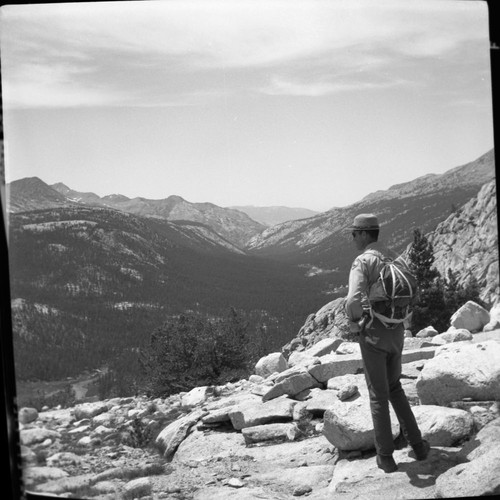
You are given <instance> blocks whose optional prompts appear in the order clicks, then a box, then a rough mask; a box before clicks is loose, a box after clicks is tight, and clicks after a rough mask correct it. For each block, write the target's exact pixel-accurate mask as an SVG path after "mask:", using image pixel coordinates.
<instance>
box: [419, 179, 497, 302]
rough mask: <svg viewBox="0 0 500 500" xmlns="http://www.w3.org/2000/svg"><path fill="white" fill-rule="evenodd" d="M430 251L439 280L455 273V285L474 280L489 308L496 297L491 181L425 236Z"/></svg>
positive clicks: (493, 199) (495, 236)
mask: <svg viewBox="0 0 500 500" xmlns="http://www.w3.org/2000/svg"><path fill="white" fill-rule="evenodd" d="M427 237H428V239H429V241H430V242H431V243H432V245H433V247H434V257H435V261H434V265H435V267H436V269H437V270H438V271H439V272H440V273H441V275H442V276H446V273H447V270H448V269H451V270H452V271H455V272H457V274H458V278H459V284H464V283H465V282H466V281H467V280H468V279H469V278H470V277H471V276H475V277H476V279H477V280H478V283H479V285H480V287H481V290H482V291H481V299H482V300H484V301H485V302H487V303H488V304H490V305H492V304H493V303H494V302H495V301H496V300H498V296H499V293H500V287H499V274H498V273H499V269H498V220H497V201H496V185H495V181H494V180H493V181H490V182H488V183H486V184H485V185H484V186H483V187H482V188H481V190H480V191H479V193H478V194H477V196H475V197H474V198H472V199H471V200H470V201H469V202H468V203H466V204H465V205H463V206H462V207H461V208H459V209H458V210H457V211H456V212H455V213H453V214H451V215H450V216H449V217H448V218H447V219H446V220H445V221H443V222H441V223H440V224H439V225H438V226H437V228H436V230H435V231H433V232H432V233H429V234H428V235H427Z"/></svg>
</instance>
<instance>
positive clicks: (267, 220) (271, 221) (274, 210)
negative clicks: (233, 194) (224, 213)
mask: <svg viewBox="0 0 500 500" xmlns="http://www.w3.org/2000/svg"><path fill="white" fill-rule="evenodd" d="M229 208H233V209H235V210H239V211H240V212H244V213H246V214H247V215H248V216H249V217H251V218H252V219H253V220H256V221H257V222H260V223H261V224H264V225H265V226H275V225H276V224H281V223H282V222H287V221H291V220H297V219H306V218H308V217H313V216H314V215H317V214H318V213H319V212H316V211H314V210H309V209H307V208H299V207H284V206H272V207H254V206H248V205H246V206H232V207H229Z"/></svg>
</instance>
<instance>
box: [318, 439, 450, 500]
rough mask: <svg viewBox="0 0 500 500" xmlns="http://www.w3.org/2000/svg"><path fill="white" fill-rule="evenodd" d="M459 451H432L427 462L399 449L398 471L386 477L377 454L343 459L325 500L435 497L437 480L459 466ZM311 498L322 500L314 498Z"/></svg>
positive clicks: (336, 469)
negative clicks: (377, 461) (376, 456)
mask: <svg viewBox="0 0 500 500" xmlns="http://www.w3.org/2000/svg"><path fill="white" fill-rule="evenodd" d="M458 451H459V449H458V448H432V449H431V451H430V453H429V456H428V458H427V459H426V460H424V461H421V462H419V461H417V460H415V459H414V458H413V457H412V456H411V455H410V448H404V449H402V450H397V451H396V452H395V453H394V459H395V461H396V463H397V464H398V466H399V470H398V471H397V472H394V473H391V474H386V473H385V472H383V471H382V470H381V469H379V468H378V467H377V464H376V461H375V455H373V456H370V457H369V458H363V459H358V460H347V459H344V460H339V461H338V462H337V464H336V465H335V470H334V473H333V477H332V481H331V483H330V485H329V487H328V495H325V496H324V497H323V498H342V499H349V500H351V499H352V500H354V499H363V500H365V499H366V500H368V499H369V500H376V499H380V500H386V499H388V498H390V499H396V498H397V499H419V498H435V492H436V480H437V478H438V477H439V476H440V475H441V474H443V473H444V472H446V471H447V470H449V469H451V468H452V467H454V466H456V465H457V464H458V463H459V460H460V459H459V456H458ZM309 498H310V499H314V500H319V498H321V497H319V496H315V495H311V496H310V497H309Z"/></svg>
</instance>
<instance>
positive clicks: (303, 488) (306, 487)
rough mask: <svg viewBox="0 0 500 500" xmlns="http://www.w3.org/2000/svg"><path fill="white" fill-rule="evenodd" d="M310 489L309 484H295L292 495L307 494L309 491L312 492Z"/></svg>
mask: <svg viewBox="0 0 500 500" xmlns="http://www.w3.org/2000/svg"><path fill="white" fill-rule="evenodd" d="M312 490H313V489H312V487H311V486H309V485H308V484H303V485H301V486H297V488H295V489H294V490H293V493H292V495H293V496H294V497H301V496H303V495H308V494H309V493H311V492H312Z"/></svg>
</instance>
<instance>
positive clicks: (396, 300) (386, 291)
mask: <svg viewBox="0 0 500 500" xmlns="http://www.w3.org/2000/svg"><path fill="white" fill-rule="evenodd" d="M372 253H374V254H375V255H377V256H378V257H379V258H380V259H381V260H382V262H383V266H382V269H381V270H380V273H379V276H378V279H377V281H376V282H375V283H374V284H372V286H371V287H370V288H369V293H368V301H369V303H370V316H371V319H370V322H369V323H368V325H367V326H370V325H371V323H372V322H373V319H374V318H377V319H379V320H380V321H381V322H382V324H383V325H384V326H385V327H386V328H394V327H396V326H397V325H399V324H401V323H403V322H405V321H407V320H408V319H409V318H410V316H411V311H410V307H411V305H412V304H413V302H414V301H415V298H416V295H417V291H418V287H417V280H416V278H415V276H414V275H413V274H412V272H411V271H410V269H409V267H408V264H407V263H406V262H405V260H404V259H403V258H402V257H398V258H397V259H391V258H390V257H384V256H383V255H382V254H380V253H379V252H376V251H375V252H372Z"/></svg>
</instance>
